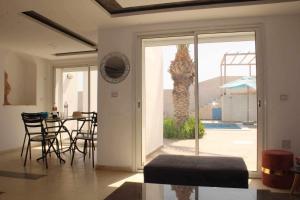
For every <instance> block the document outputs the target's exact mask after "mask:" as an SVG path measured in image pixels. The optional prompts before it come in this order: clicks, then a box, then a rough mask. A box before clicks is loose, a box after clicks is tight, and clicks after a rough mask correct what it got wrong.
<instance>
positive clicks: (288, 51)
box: [98, 15, 300, 169]
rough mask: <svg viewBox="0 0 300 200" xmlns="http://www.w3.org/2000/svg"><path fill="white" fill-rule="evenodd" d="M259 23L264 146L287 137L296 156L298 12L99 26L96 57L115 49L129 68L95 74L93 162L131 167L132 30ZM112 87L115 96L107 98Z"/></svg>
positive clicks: (299, 147)
mask: <svg viewBox="0 0 300 200" xmlns="http://www.w3.org/2000/svg"><path fill="white" fill-rule="evenodd" d="M245 24H258V25H261V26H262V31H263V44H261V45H263V46H262V47H263V48H262V50H263V52H262V53H263V64H264V67H265V71H264V73H265V74H264V77H263V78H264V83H265V86H264V87H265V95H266V97H267V102H266V112H267V113H266V116H267V121H266V122H265V123H266V126H267V132H265V133H264V134H265V135H264V136H265V137H266V141H265V143H266V148H281V142H282V140H283V139H287V140H291V141H292V144H291V150H292V151H293V152H294V153H295V154H296V155H297V154H300V140H299V133H300V126H299V125H298V124H299V121H300V107H299V106H297V105H298V103H299V101H300V90H299V89H298V85H299V74H300V67H299V66H300V57H299V55H298V54H299V53H298V52H300V45H299V44H300V34H299V32H300V26H299V24H300V16H299V15H295V16H269V17H262V18H240V19H238V18H236V19H227V20H224V19H220V20H207V21H201V19H199V21H198V22H183V23H173V24H172V23H168V24H155V25H144V26H143V25H140V26H134V27H123V28H114V29H105V30H101V29H100V30H99V40H98V41H99V49H101V51H99V59H100V61H101V59H102V58H103V56H104V55H106V54H107V53H109V52H112V51H120V52H122V53H124V54H126V55H127V56H128V58H129V60H130V64H131V67H132V69H131V72H130V73H129V76H128V77H127V78H126V80H125V81H123V82H122V83H120V84H109V83H107V82H105V81H104V80H103V79H102V78H100V79H99V80H100V83H99V85H100V90H99V91H98V95H99V104H98V105H99V107H98V112H99V113H101V117H100V118H101V119H100V121H101V125H102V126H101V141H100V142H99V145H98V165H105V166H118V167H130V168H131V169H134V166H135V162H134V161H135V147H136V146H135V121H136V119H135V114H136V109H135V105H134V104H133V102H135V98H136V93H135V80H136V77H135V74H134V72H135V71H136V68H137V67H140V65H138V64H136V55H135V54H136V50H137V49H136V48H137V46H135V44H136V43H135V42H136V41H135V37H134V33H137V32H140V33H141V32H151V31H153V30H155V31H160V30H162V31H163V30H165V31H169V32H170V31H171V30H172V29H174V30H185V29H186V28H195V29H197V30H199V29H201V28H213V27H224V26H238V25H240V26H244V25H245ZM114 91H117V92H119V96H118V97H117V98H112V97H111V93H112V92H114ZM280 94H287V95H288V100H287V101H280Z"/></svg>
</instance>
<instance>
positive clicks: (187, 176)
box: [144, 155, 248, 188]
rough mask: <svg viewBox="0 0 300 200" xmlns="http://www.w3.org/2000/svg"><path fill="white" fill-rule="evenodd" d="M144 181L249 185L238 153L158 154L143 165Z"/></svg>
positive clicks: (228, 185) (218, 185) (231, 185)
mask: <svg viewBox="0 0 300 200" xmlns="http://www.w3.org/2000/svg"><path fill="white" fill-rule="evenodd" d="M144 182H145V183H160V184H172V185H191V186H211V187H232V188H248V170H247V167H246V165H245V162H244V160H243V159H242V158H239V157H217V156H182V155H159V156H157V157H156V158H154V159H153V160H152V161H151V162H149V163H148V164H147V165H146V166H145V167H144Z"/></svg>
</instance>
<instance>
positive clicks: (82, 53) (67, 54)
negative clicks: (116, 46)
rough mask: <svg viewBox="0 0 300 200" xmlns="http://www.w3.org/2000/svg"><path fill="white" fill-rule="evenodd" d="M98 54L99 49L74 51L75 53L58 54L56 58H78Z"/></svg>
mask: <svg viewBox="0 0 300 200" xmlns="http://www.w3.org/2000/svg"><path fill="white" fill-rule="evenodd" d="M97 52H98V50H97V49H95V50H91V51H74V52H65V53H56V54H54V55H55V56H77V55H85V54H96V53H97Z"/></svg>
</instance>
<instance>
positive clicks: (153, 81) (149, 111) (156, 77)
mask: <svg viewBox="0 0 300 200" xmlns="http://www.w3.org/2000/svg"><path fill="white" fill-rule="evenodd" d="M145 79H146V80H145V87H146V88H147V89H146V111H145V112H146V120H145V122H146V124H145V126H146V129H145V146H146V147H145V148H146V149H145V153H146V155H148V154H149V153H152V152H153V151H155V150H157V149H158V148H159V147H161V146H162V145H163V113H164V105H163V99H164V97H163V91H164V89H163V87H164V86H163V52H162V47H146V48H145Z"/></svg>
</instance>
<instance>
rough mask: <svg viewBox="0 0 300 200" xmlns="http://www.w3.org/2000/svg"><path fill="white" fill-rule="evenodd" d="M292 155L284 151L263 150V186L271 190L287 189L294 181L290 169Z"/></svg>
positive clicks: (292, 159) (292, 163)
mask: <svg viewBox="0 0 300 200" xmlns="http://www.w3.org/2000/svg"><path fill="white" fill-rule="evenodd" d="M293 161H294V155H293V153H292V152H289V151H285V150H265V151H263V154H262V179H263V184H264V185H266V186H269V187H273V188H279V189H289V188H290V187H291V186H292V183H293V180H294V174H293V172H291V168H292V167H293V165H294V162H293Z"/></svg>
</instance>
